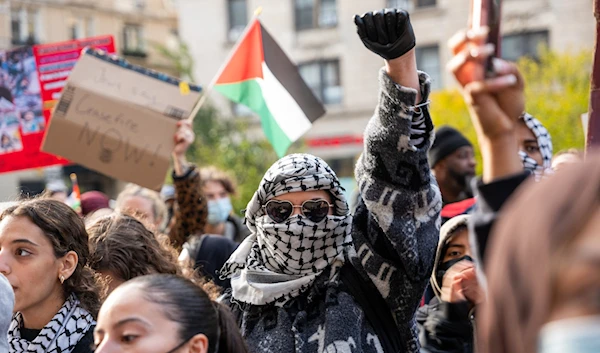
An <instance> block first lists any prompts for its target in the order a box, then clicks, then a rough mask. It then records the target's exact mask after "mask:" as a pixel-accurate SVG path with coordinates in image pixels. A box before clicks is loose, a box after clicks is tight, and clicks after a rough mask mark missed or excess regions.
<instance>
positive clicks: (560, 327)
mask: <svg viewBox="0 0 600 353" xmlns="http://www.w3.org/2000/svg"><path fill="white" fill-rule="evenodd" d="M565 352H568V353H592V352H594V353H597V352H600V315H595V316H587V317H578V318H573V319H565V320H559V321H554V322H550V323H548V324H546V325H544V326H543V327H542V329H541V330H540V335H539V344H538V353H565Z"/></svg>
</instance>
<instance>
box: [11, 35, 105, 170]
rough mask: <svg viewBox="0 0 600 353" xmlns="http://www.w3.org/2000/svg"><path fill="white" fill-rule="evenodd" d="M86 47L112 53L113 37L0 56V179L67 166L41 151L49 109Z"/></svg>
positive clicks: (59, 159) (49, 45) (62, 160)
mask: <svg viewBox="0 0 600 353" xmlns="http://www.w3.org/2000/svg"><path fill="white" fill-rule="evenodd" d="M88 46H89V47H94V48H98V49H102V50H104V51H106V52H108V53H110V54H113V53H115V45H114V40H113V38H112V36H102V37H94V38H87V39H81V40H73V41H68V42H60V43H53V44H43V45H36V46H33V47H24V48H19V49H15V50H11V51H6V52H0V173H5V172H11V171H16V170H23V169H30V168H40V167H46V166H51V165H65V164H68V163H69V162H68V161H67V160H66V159H64V158H60V157H57V156H54V155H51V154H47V153H44V152H42V151H40V147H41V144H42V140H43V138H44V133H45V131H46V126H48V121H49V120H50V115H51V114H52V108H53V107H54V104H56V102H57V101H58V99H59V98H60V94H61V92H62V88H63V87H64V86H65V84H66V81H67V79H68V77H69V73H70V72H71V70H72V69H73V67H74V66H75V63H76V62H77V59H79V56H80V55H81V50H82V49H83V48H85V47H88Z"/></svg>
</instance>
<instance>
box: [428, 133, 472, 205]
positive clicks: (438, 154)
mask: <svg viewBox="0 0 600 353" xmlns="http://www.w3.org/2000/svg"><path fill="white" fill-rule="evenodd" d="M429 166H430V167H431V170H432V172H433V175H435V179H436V181H437V183H438V185H439V187H440V192H441V193H442V200H443V202H444V205H447V204H449V203H454V202H458V201H462V200H464V199H468V198H471V197H473V195H472V193H471V190H470V182H471V180H472V179H473V177H474V176H475V166H476V162H475V152H474V151H473V145H471V142H469V140H467V139H466V138H465V137H464V136H463V135H462V134H461V133H460V132H459V131H458V130H456V129H454V128H452V127H450V126H442V127H440V128H438V129H437V130H436V132H435V140H434V142H433V145H432V146H431V149H430V150H429Z"/></svg>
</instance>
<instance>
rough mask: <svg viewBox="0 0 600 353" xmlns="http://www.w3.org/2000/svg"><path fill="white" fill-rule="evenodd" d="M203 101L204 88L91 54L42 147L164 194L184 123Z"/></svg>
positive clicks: (57, 111)
mask: <svg viewBox="0 0 600 353" xmlns="http://www.w3.org/2000/svg"><path fill="white" fill-rule="evenodd" d="M183 86H185V87H186V90H183V89H182V88H181V87H183ZM187 88H189V89H187ZM199 96H200V87H198V86H193V85H187V84H186V83H183V82H181V81H179V80H177V79H174V78H172V77H169V76H167V75H164V74H161V73H157V72H155V71H151V70H147V69H144V68H142V67H139V66H134V65H131V64H129V63H127V62H126V61H124V60H122V59H118V58H115V57H111V56H108V55H105V54H103V53H101V52H98V51H96V50H92V49H89V50H86V51H85V53H84V55H83V56H82V57H81V58H80V59H79V61H78V62H77V65H76V66H75V69H74V70H73V72H72V73H71V76H70V78H69V81H68V82H67V85H66V86H65V89H64V91H63V94H62V97H61V98H60V101H59V102H58V104H57V106H56V109H55V111H54V114H53V116H52V120H51V123H50V126H49V128H48V133H47V134H46V138H45V140H44V145H43V147H42V149H43V150H44V151H46V152H48V153H53V154H56V155H60V156H63V157H65V158H68V159H70V160H71V161H73V162H76V163H79V164H82V165H84V166H86V167H88V168H90V169H94V170H96V171H98V172H101V173H104V174H106V175H109V176H111V177H114V178H117V179H121V180H125V181H129V182H133V183H136V184H138V185H141V186H144V187H147V188H150V189H154V190H158V189H159V188H160V187H161V186H162V184H163V182H164V179H165V175H166V172H167V170H168V168H169V163H170V159H171V153H172V150H173V146H174V142H173V135H174V134H175V132H176V130H177V122H178V121H179V120H180V119H185V118H187V117H188V116H189V114H190V113H191V111H192V109H193V108H194V105H195V104H196V101H197V100H198V98H199Z"/></svg>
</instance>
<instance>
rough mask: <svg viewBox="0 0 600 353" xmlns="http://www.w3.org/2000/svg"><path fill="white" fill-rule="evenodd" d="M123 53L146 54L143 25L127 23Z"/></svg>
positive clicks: (132, 54)
mask: <svg viewBox="0 0 600 353" xmlns="http://www.w3.org/2000/svg"><path fill="white" fill-rule="evenodd" d="M123 54H124V55H130V56H141V57H145V56H146V49H145V45H144V36H143V31H142V26H140V25H136V24H126V25H125V27H124V28H123Z"/></svg>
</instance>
